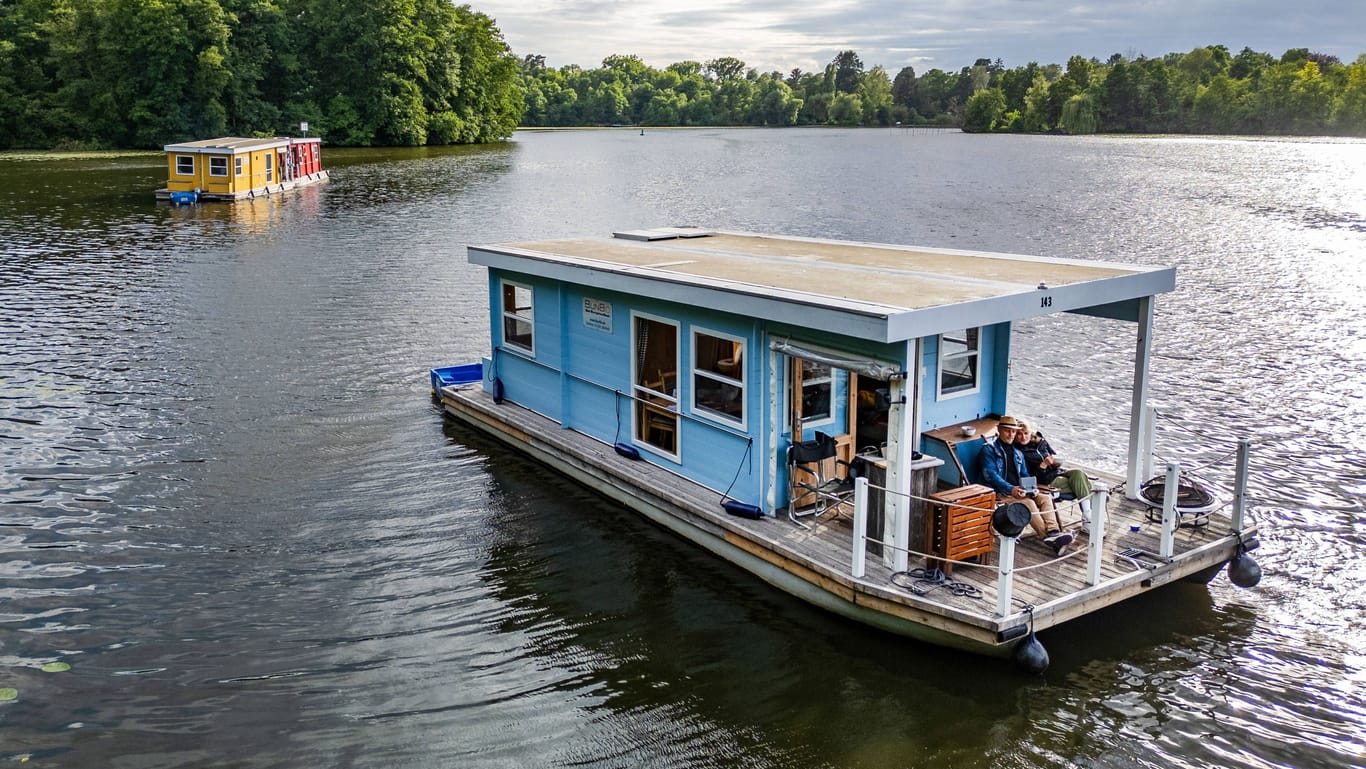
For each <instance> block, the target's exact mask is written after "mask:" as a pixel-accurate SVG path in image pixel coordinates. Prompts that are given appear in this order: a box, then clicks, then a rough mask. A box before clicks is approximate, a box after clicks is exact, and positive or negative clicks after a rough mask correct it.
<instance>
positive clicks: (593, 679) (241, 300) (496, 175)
mask: <svg viewBox="0 0 1366 769" xmlns="http://www.w3.org/2000/svg"><path fill="white" fill-rule="evenodd" d="M1363 149H1366V144H1363V143H1360V142H1357V143H1352V142H1346V143H1336V144H1329V143H1313V142H1240V141H1227V140H1215V141H1188V140H1137V139H1114V138H1106V137H1091V138H1075V139H1073V138H1066V137H972V136H966V135H962V134H951V133H947V134H934V135H913V134H911V133H908V132H890V131H888V132H882V131H845V130H835V131H806V130H797V131H757V130H756V131H744V130H701V131H670V132H651V134H650V135H648V136H645V137H641V136H639V135H638V133H630V132H613V131H600V132H578V133H575V132H561V133H554V134H538V135H527V136H519V137H517V139H516V141H514V142H512V143H510V144H508V145H503V146H491V147H478V148H456V149H435V150H392V151H391V150H385V151H360V150H330V151H328V165H329V167H331V168H332V169H333V170H334V176H333V179H332V181H330V182H329V183H327V184H323V185H319V186H316V187H310V188H305V189H303V190H296V191H294V192H293V193H291V194H289V195H286V196H284V197H273V198H270V199H265V200H257V201H255V202H253V203H250V204H246V205H242V204H239V205H236V206H201V207H199V208H195V209H172V208H170V207H169V206H158V205H156V204H155V203H153V202H152V199H151V191H152V190H154V189H156V187H157V186H158V183H159V182H160V181H161V179H162V178H163V177H164V174H165V166H164V160H163V158H162V157H161V156H160V155H159V154H156V153H153V154H149V155H146V156H133V157H120V158H98V159H94V160H69V161H68V160H61V161H50V162H48V161H44V162H41V163H40V162H34V161H20V160H13V159H8V158H0V244H3V245H2V246H0V338H2V339H3V341H4V344H3V345H0V599H3V605H0V688H4V687H14V688H17V689H18V690H19V698H18V699H17V700H15V701H14V702H9V703H3V702H0V721H2V722H3V726H4V730H5V735H6V743H5V748H4V752H5V755H6V756H10V757H18V756H20V755H22V754H30V755H31V760H33V761H37V760H41V759H43V758H47V759H50V760H52V761H53V762H54V763H64V764H66V765H73V766H75V765H80V766H99V765H107V764H111V763H119V762H122V763H137V764H139V765H149V766H186V767H190V766H193V767H201V766H206V765H228V764H232V765H234V766H336V765H342V766H347V765H350V766H370V765H385V766H393V765H422V764H432V763H437V764H458V765H461V766H508V765H519V766H520V765H526V764H534V765H564V764H570V763H590V764H593V765H603V766H639V765H649V766H667V767H677V766H688V765H702V766H715V765H723V766H728V765H734V766H747V767H750V766H821V765H826V766H854V765H859V766H906V765H929V764H934V765H944V766H950V767H954V766H982V765H996V764H1003V765H1011V766H1053V765H1066V764H1072V763H1078V762H1079V763H1087V764H1089V765H1093V766H1115V767H1121V766H1123V767H1129V766H1135V765H1154V766H1156V765H1161V766H1207V765H1214V764H1219V765H1229V766H1247V767H1261V766H1268V765H1295V766H1344V765H1355V764H1360V763H1362V758H1363V757H1362V754H1361V748H1360V740H1359V732H1360V727H1361V725H1362V724H1366V701H1363V699H1362V694H1361V692H1362V691H1363V687H1362V686H1361V683H1362V669H1363V660H1366V646H1363V642H1362V639H1361V637H1360V634H1359V632H1357V628H1358V626H1359V625H1361V624H1362V623H1361V619H1362V615H1361V606H1362V604H1363V602H1364V601H1363V597H1362V594H1361V590H1360V585H1361V584H1363V583H1366V561H1363V558H1362V556H1361V551H1362V545H1363V544H1366V542H1364V541H1363V534H1362V525H1361V524H1362V521H1363V520H1366V508H1364V507H1363V504H1362V500H1363V495H1364V494H1366V471H1363V469H1362V468H1366V451H1364V450H1363V449H1362V448H1361V447H1360V446H1359V445H1358V442H1357V441H1354V440H1353V437H1352V436H1353V435H1354V434H1355V433H1354V432H1353V430H1352V427H1351V426H1352V425H1355V424H1357V423H1360V422H1361V421H1362V420H1363V419H1366V401H1363V400H1362V398H1361V397H1360V395H1361V393H1362V392H1364V391H1366V374H1364V373H1363V372H1366V343H1363V342H1361V341H1360V340H1358V339H1357V338H1356V336H1353V335H1352V334H1350V333H1344V332H1343V329H1349V330H1350V329H1356V328H1360V327H1363V326H1364V325H1366V315H1364V314H1363V312H1364V311H1363V308H1362V305H1361V303H1360V302H1357V301H1356V297H1358V296H1360V295H1361V294H1362V291H1363V290H1366V266H1364V265H1363V263H1362V261H1361V259H1360V258H1359V257H1360V254H1361V253H1363V252H1366V241H1364V240H1363V233H1362V231H1361V228H1360V227H1358V226H1357V225H1358V224H1359V222H1360V220H1361V217H1362V215H1363V213H1366V212H1363V210H1362V203H1361V201H1362V200H1366V189H1364V188H1363V186H1362V185H1363V184H1366V165H1364V164H1366V152H1363ZM661 223H663V224H705V225H708V226H715V227H719V228H746V229H759V230H771V231H778V232H785V233H789V234H794V235H812V236H820V237H837V238H849V239H857V240H868V241H887V242H901V243H927V244H931V245H939V246H946V247H963V248H982V249H990V250H1005V251H1019V252H1036V253H1046V254H1054V255H1059V256H1066V257H1074V258H1080V259H1094V258H1103V259H1116V260H1121V261H1137V262H1143V263H1161V264H1168V263H1171V264H1176V265H1177V266H1178V269H1179V279H1178V290H1177V291H1176V292H1173V293H1172V294H1170V295H1167V296H1164V297H1162V298H1161V299H1160V300H1159V303H1158V318H1157V339H1158V342H1159V345H1158V355H1157V357H1156V358H1155V360H1154V361H1153V372H1152V376H1153V385H1154V387H1153V389H1154V393H1155V395H1156V397H1157V398H1158V401H1159V405H1160V406H1161V407H1162V408H1163V411H1164V413H1165V414H1166V415H1168V417H1169V419H1168V420H1165V421H1164V423H1163V424H1164V427H1163V429H1162V430H1161V431H1160V432H1159V440H1158V443H1159V447H1160V450H1161V453H1162V454H1163V455H1164V456H1171V457H1179V458H1181V459H1182V461H1183V462H1187V461H1189V462H1193V463H1196V464H1204V463H1207V462H1210V461H1212V460H1213V459H1216V458H1217V457H1218V456H1219V455H1220V454H1221V453H1222V450H1221V449H1211V450H1208V451H1204V450H1198V449H1197V445H1203V444H1204V443H1205V441H1204V440H1203V439H1200V440H1196V439H1195V438H1194V437H1192V431H1193V432H1195V433H1200V434H1202V435H1205V436H1212V437H1215V438H1220V439H1223V438H1227V439H1233V438H1236V437H1237V436H1238V435H1242V434H1247V435H1249V436H1250V437H1252V438H1253V441H1254V460H1253V472H1254V476H1253V486H1254V510H1253V513H1254V515H1256V516H1257V517H1258V519H1259V520H1260V521H1262V523H1263V537H1262V538H1263V542H1264V545H1263V549H1262V551H1261V553H1260V554H1259V556H1258V558H1259V561H1260V562H1261V563H1262V565H1263V567H1264V568H1265V569H1266V577H1265V578H1264V580H1263V582H1262V584H1261V586H1260V587H1259V588H1257V589H1256V590H1255V591H1240V590H1236V589H1234V588H1232V587H1230V586H1229V585H1228V583H1227V581H1226V580H1225V579H1224V578H1223V577H1219V578H1216V580H1215V581H1214V582H1213V583H1212V584H1211V585H1210V586H1209V587H1208V588H1200V587H1195V588H1188V587H1183V586H1172V587H1171V588H1168V589H1165V590H1164V592H1161V593H1157V594H1155V595H1154V596H1151V597H1148V598H1144V599H1141V600H1140V602H1138V603H1135V604H1132V605H1126V606H1124V607H1121V608H1119V609H1117V610H1115V611H1113V612H1108V613H1105V614H1102V615H1099V616H1098V617H1095V618H1092V619H1090V620H1086V621H1083V622H1081V623H1076V624H1074V625H1071V626H1065V627H1063V628H1058V629H1055V630H1053V631H1050V632H1049V633H1048V634H1047V637H1046V640H1047V641H1048V642H1049V646H1050V649H1051V651H1052V652H1053V655H1054V664H1053V667H1052V669H1051V670H1050V672H1049V674H1048V675H1047V676H1046V677H1045V678H1043V679H1028V678H1020V677H1018V676H1016V675H1015V674H1014V673H1012V672H1010V671H1009V670H1008V669H1002V668H1000V667H999V666H998V663H993V662H990V661H984V660H979V659H977V658H973V657H964V656H962V655H958V654H954V653H951V652H946V651H941V650H937V649H932V648H928V647H923V646H919V645H916V644H912V643H910V642H907V641H903V640H901V639H897V638H892V637H888V636H885V635H883V634H880V633H876V632H873V631H871V630H865V629H863V628H860V627H857V626H853V625H851V624H849V623H845V622H842V621H838V620H836V619H834V618H832V617H829V616H826V615H825V614H823V613H821V612H819V611H817V610H815V609H812V608H809V607H807V606H805V605H804V604H801V603H800V602H798V601H796V600H795V599H789V598H787V597H785V596H782V595H781V594H778V593H776V592H775V591H773V590H772V589H771V588H768V587H767V586H765V585H763V584H760V583H757V582H756V581H755V580H754V579H753V578H751V577H749V576H748V575H745V574H743V573H740V572H739V571H737V570H735V569H733V568H731V567H729V566H727V565H725V564H722V563H719V562H717V561H716V559H714V558H712V557H710V556H707V555H706V554H704V553H701V552H699V551H697V550H696V549H695V548H692V547H691V546H689V545H687V544H686V543H683V542H681V541H678V540H676V539H674V538H673V537H671V536H669V535H667V534H665V533H663V532H661V531H658V530H656V529H654V528H653V527H651V526H649V525H647V524H645V523H644V522H642V521H641V520H639V519H638V518H637V517H635V516H634V515H633V514H631V513H628V512H626V511H623V510H620V509H618V508H616V507H613V506H611V505H609V504H607V503H605V502H604V501H603V500H601V499H599V498H598V497H596V496H594V495H591V494H588V493H587V492H585V491H583V490H582V489H579V488H578V487H576V486H574V485H573V484H570V483H567V482H565V481H564V480H562V479H558V478H557V477H555V476H554V475H553V474H552V473H550V472H549V471H547V470H545V469H543V468H540V467H539V466H537V465H534V464H532V463H530V462H527V461H526V460H523V459H521V458H520V457H518V456H517V455H515V454H513V453H512V452H510V451H508V450H506V449H502V448H500V447H498V446H497V445H494V444H491V443H489V442H487V441H482V440H481V439H479V438H478V437H477V436H474V435H470V434H466V433H462V432H459V431H458V430H455V429H454V428H453V427H452V426H451V425H450V424H447V423H445V422H444V420H443V419H442V418H441V416H440V415H439V413H438V412H437V410H436V409H435V408H434V407H433V406H432V405H431V404H430V403H429V402H427V401H426V399H425V396H424V392H425V390H426V386H427V385H426V378H425V371H426V369H427V368H428V367H430V366H432V365H436V364H447V363H456V362H461V361H464V360H469V359H472V358H474V357H476V356H477V355H478V354H480V352H481V351H483V350H485V349H486V347H487V335H488V328H487V318H486V314H485V313H486V302H487V298H486V287H485V285H484V278H485V276H484V274H483V272H482V270H480V269H476V268H473V267H471V266H469V265H468V264H466V263H465V261H464V259H463V246H464V245H465V244H467V243H477V242H496V241H503V240H513V239H523V238H527V237H530V236H535V237H541V236H544V237H556V236H572V235H578V234H585V233H591V234H602V233H605V232H609V231H611V230H613V229H622V228H628V227H638V226H651V225H658V224H661ZM1107 323H1110V322H1107V321H1096V320H1092V319H1085V318H1070V317H1069V318H1061V319H1054V318H1047V319H1040V321H1039V322H1037V323H1032V324H1027V325H1026V326H1024V327H1022V328H1021V329H1020V333H1019V337H1018V338H1017V340H1016V343H1017V344H1018V345H1020V346H1021V347H1022V348H1028V347H1033V348H1036V349H1041V350H1044V351H1047V353H1048V354H1041V355H1031V356H1025V357H1022V358H1020V359H1018V360H1017V369H1016V372H1015V373H1016V375H1017V376H1019V377H1020V378H1021V380H1026V379H1027V380H1028V381H1030V382H1033V383H1037V386H1035V387H1031V388H1029V389H1027V390H1019V391H1017V392H1018V396H1019V397H1018V400H1017V401H1016V402H1014V403H1012V404H1011V407H1012V409H1013V410H1016V411H1019V412H1020V413H1024V414H1026V415H1027V416H1030V417H1032V418H1033V419H1032V420H1031V421H1034V422H1037V423H1039V424H1040V425H1042V426H1045V429H1046V430H1047V431H1048V432H1049V437H1050V440H1051V441H1052V442H1053V443H1055V445H1058V446H1059V447H1060V448H1062V449H1063V450H1064V452H1065V453H1066V454H1069V455H1076V456H1082V455H1085V456H1090V457H1102V458H1104V457H1112V458H1113V459H1114V460H1115V462H1117V461H1118V458H1119V457H1121V456H1122V455H1123V450H1124V449H1123V442H1122V441H1116V440H1115V438H1114V436H1115V435H1117V434H1118V435H1122V434H1123V431H1124V430H1125V429H1127V414H1125V413H1122V409H1116V408H1115V407H1114V405H1113V404H1114V403H1116V402H1117V401H1116V398H1118V401H1119V402H1123V401H1124V397H1123V395H1122V394H1123V393H1125V392H1127V388H1128V386H1129V379H1130V378H1131V376H1132V372H1131V371H1130V361H1131V358H1132V350H1131V345H1130V344H1129V343H1127V342H1125V341H1124V340H1127V339H1131V338H1132V331H1131V330H1129V329H1124V330H1116V329H1114V328H1111V327H1108V326H1107V325H1106V324H1107ZM1064 353H1065V354H1064ZM1117 394H1119V395H1117ZM1169 596H1170V597H1169ZM54 660H64V661H69V662H71V663H72V664H73V670H72V671H71V672H70V673H66V674H62V675H52V674H46V673H42V672H40V671H39V669H38V668H39V666H41V665H42V664H44V663H46V662H49V661H54ZM244 744H245V745H251V746H252V749H250V750H244V749H243V747H242V746H243V745H244Z"/></svg>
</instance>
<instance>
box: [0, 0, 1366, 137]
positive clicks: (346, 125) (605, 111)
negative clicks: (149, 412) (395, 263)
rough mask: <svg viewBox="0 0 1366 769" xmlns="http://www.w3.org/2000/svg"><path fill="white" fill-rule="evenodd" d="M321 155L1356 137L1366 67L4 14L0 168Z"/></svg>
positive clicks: (348, 23) (332, 14) (374, 3)
mask: <svg viewBox="0 0 1366 769" xmlns="http://www.w3.org/2000/svg"><path fill="white" fill-rule="evenodd" d="M304 121H306V122H308V123H309V125H310V130H311V132H312V133H313V134H314V135H321V136H322V137H323V138H324V140H325V141H326V142H327V143H329V144H334V145H420V144H455V143H474V142H487V141H496V140H499V139H503V138H506V137H507V136H509V135H510V134H511V133H512V131H513V129H515V128H516V127H517V126H518V125H519V124H520V125H524V126H585V125H617V124H624V125H650V126H697V125H752V126H790V125H844V126H890V125H898V124H900V125H939V126H953V127H961V128H962V129H963V130H966V131H1024V132H1050V131H1051V132H1064V133H1073V134H1079V133H1094V132H1149V133H1152V132H1162V133H1167V132H1200V133H1236V134H1329V135H1352V136H1366V55H1363V56H1361V57H1359V58H1358V59H1357V60H1356V61H1355V62H1354V63H1352V64H1343V63H1342V62H1341V61H1339V60H1338V59H1337V58H1336V57H1333V56H1327V55H1323V54H1317V53H1311V52H1310V51H1309V50H1308V49H1303V48H1301V49H1291V50H1289V51H1286V52H1285V53H1284V54H1283V55H1281V56H1280V57H1279V58H1276V57H1273V56H1271V55H1269V54H1265V53H1258V52H1256V51H1252V50H1250V49H1248V48H1244V49H1243V50H1242V51H1240V52H1239V53H1238V54H1236V55H1234V54H1231V53H1230V52H1229V50H1228V49H1227V48H1224V47H1223V46H1207V47H1203V48H1196V49H1195V50H1193V51H1191V52H1189V53H1173V54H1168V55H1166V56H1163V57H1161V58H1147V57H1137V58H1134V59H1132V60H1131V59H1128V58H1125V57H1123V56H1120V55H1119V54H1116V55H1114V56H1111V57H1110V58H1109V59H1108V60H1107V61H1104V62H1101V61H1098V60H1096V59H1086V58H1083V57H1080V56H1073V57H1072V58H1071V59H1069V60H1068V62H1067V64H1066V66H1063V65H1058V64H1047V65H1039V64H1037V63H1033V62H1031V63H1030V64H1028V65H1026V66H1023V67H1015V68H1013V69H1007V68H1006V67H1005V65H1004V64H1003V63H1002V62H1001V61H1000V60H999V59H997V60H995V61H992V60H989V59H979V60H977V62H976V63H975V64H973V65H972V66H969V67H963V68H962V70H960V71H959V72H957V73H953V72H945V71H943V70H939V69H930V70H928V71H926V72H925V73H923V74H917V73H916V72H915V70H914V69H913V68H911V67H904V68H902V69H901V70H900V71H898V72H897V73H896V74H895V75H892V74H890V73H889V72H888V71H886V70H884V69H883V68H882V67H880V66H877V67H873V68H871V69H865V68H864V65H863V62H862V61H861V60H860V58H859V56H858V54H857V53H856V52H854V51H843V52H841V53H839V54H838V55H837V56H835V58H834V59H833V60H832V61H831V62H830V63H829V64H828V65H826V66H825V68H824V69H823V70H821V71H819V72H803V71H802V70H800V69H794V70H792V71H791V72H788V73H786V74H784V73H781V72H759V71H757V70H755V69H752V68H750V67H748V66H747V65H746V64H745V62H743V61H741V60H739V59H736V58H732V57H722V58H719V59H713V60H710V61H707V62H705V63H702V62H696V61H683V62H678V63H675V64H670V65H669V66H667V67H665V68H664V69H662V70H660V69H655V68H653V67H650V66H648V65H646V64H645V63H644V62H643V61H642V60H641V59H640V58H639V57H638V56H629V55H616V56H609V57H607V58H606V59H604V60H603V62H602V66H601V67H599V68H596V69H583V68H581V67H579V66H577V65H569V66H564V67H560V68H558V69H554V68H551V67H548V66H547V65H546V62H545V59H544V57H541V56H535V55H531V56H525V57H523V58H522V59H520V60H519V59H517V58H516V57H515V56H513V54H512V53H511V52H510V51H509V50H508V47H507V45H506V43H504V41H503V37H502V33H501V32H500V31H499V30H498V29H497V27H496V26H495V25H494V22H493V20H492V19H490V18H489V17H487V16H485V15H483V14H481V13H478V12H476V11H473V10H471V9H470V7H469V6H466V5H461V6H457V5H453V4H451V3H450V2H449V0H366V1H365V2H353V1H351V0H0V149H7V148H17V147H23V148H32V147H54V148H62V149H82V148H90V149H94V148H105V147H120V148H121V147H148V148H151V147H160V146H161V145H163V144H166V143H169V142H174V141H183V140H188V139H199V138H209V137H214V136H222V135H238V136H272V135H282V134H291V133H294V132H295V131H296V129H297V127H298V125H299V123H301V122H304Z"/></svg>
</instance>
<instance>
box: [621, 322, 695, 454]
mask: <svg viewBox="0 0 1366 769" xmlns="http://www.w3.org/2000/svg"><path fill="white" fill-rule="evenodd" d="M640 318H643V319H645V320H650V321H654V322H655V323H662V324H664V325H666V326H673V329H674V372H675V374H674V388H675V389H677V388H680V387H682V386H683V383H682V382H681V381H679V379H678V374H677V372H679V371H682V364H683V361H682V356H683V328H682V324H680V323H679V322H678V321H677V320H674V319H673V318H666V317H664V316H662V315H654V314H651V313H648V312H636V311H635V310H632V311H631V347H630V354H631V442H632V443H634V444H636V445H638V446H644V447H646V448H648V449H649V450H650V451H653V452H657V453H658V454H659V455H660V456H664V457H668V458H669V459H672V460H673V461H675V462H680V463H681V462H682V461H683V414H682V413H680V412H679V403H680V398H679V397H678V396H677V395H669V394H668V393H665V394H664V399H665V400H666V401H668V400H672V401H673V405H674V412H675V420H676V423H675V427H674V453H672V454H670V453H669V452H667V451H665V450H664V449H661V448H660V447H658V446H656V445H654V444H653V443H647V442H646V441H642V440H640V439H639V438H637V437H636V436H638V435H640V424H639V422H640V420H639V418H638V417H637V415H636V412H637V411H638V409H636V408H635V403H636V399H637V398H640V397H642V396H641V394H640V392H639V390H643V389H645V388H643V387H642V386H641V385H639V384H637V383H638V382H640V371H639V370H638V369H639V366H638V364H637V363H636V346H637V344H639V343H638V342H637V340H636V329H637V328H638V325H637V323H636V321H637V319H640ZM647 392H651V393H653V392H654V390H647Z"/></svg>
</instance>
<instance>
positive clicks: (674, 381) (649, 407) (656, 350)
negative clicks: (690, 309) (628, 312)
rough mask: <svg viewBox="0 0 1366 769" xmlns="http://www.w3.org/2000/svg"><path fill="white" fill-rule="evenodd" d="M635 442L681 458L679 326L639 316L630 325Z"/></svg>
mask: <svg viewBox="0 0 1366 769" xmlns="http://www.w3.org/2000/svg"><path fill="white" fill-rule="evenodd" d="M631 349H632V350H633V351H634V354H635V357H634V358H633V360H632V361H631V364H632V366H631V369H632V371H631V375H632V387H631V394H632V396H633V400H632V403H634V404H635V409H634V416H635V436H636V440H638V441H640V442H642V443H645V444H648V445H650V446H654V447H655V448H657V449H659V450H660V451H662V452H664V453H666V454H672V455H675V456H677V455H678V326H677V325H676V324H674V323H671V322H669V321H666V320H659V319H656V318H648V317H645V316H643V315H636V316H634V317H633V319H632V323H631Z"/></svg>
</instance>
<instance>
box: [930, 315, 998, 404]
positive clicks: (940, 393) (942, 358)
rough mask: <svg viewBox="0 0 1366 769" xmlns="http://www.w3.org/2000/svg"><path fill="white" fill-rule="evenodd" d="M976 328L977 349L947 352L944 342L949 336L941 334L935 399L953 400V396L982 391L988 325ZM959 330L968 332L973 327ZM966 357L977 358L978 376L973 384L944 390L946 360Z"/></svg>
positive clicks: (957, 396) (975, 368)
mask: <svg viewBox="0 0 1366 769" xmlns="http://www.w3.org/2000/svg"><path fill="white" fill-rule="evenodd" d="M975 328H976V329H977V347H976V349H973V350H969V351H967V352H958V353H949V354H946V353H945V352H944V350H945V347H946V345H945V344H944V337H945V336H947V334H940V335H939V370H938V371H937V372H936V376H935V383H934V389H935V395H934V397H935V400H941V401H942V400H952V399H953V398H961V397H963V396H965V395H975V394H977V393H979V392H981V391H982V340H983V339H984V338H985V337H986V326H976V327H975ZM959 330H961V331H963V332H964V333H965V334H966V332H968V331H971V330H972V327H969V328H965V329H959ZM965 358H976V359H977V365H976V367H974V368H973V371H974V372H975V373H976V376H975V377H974V379H973V382H972V385H971V386H968V387H962V388H960V389H956V390H951V391H949V392H944V368H945V365H944V364H945V362H947V361H957V360H961V359H965Z"/></svg>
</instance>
